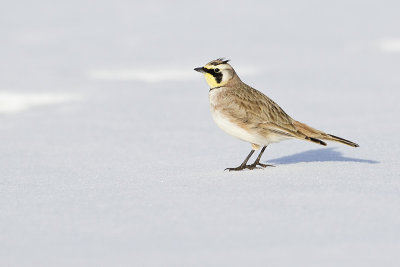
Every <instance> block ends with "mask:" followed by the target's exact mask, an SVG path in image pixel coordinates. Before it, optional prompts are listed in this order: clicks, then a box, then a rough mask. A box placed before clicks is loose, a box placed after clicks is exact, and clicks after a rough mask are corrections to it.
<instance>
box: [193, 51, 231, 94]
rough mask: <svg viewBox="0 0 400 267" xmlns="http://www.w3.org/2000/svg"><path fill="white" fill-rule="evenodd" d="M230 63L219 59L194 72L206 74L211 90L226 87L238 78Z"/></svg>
mask: <svg viewBox="0 0 400 267" xmlns="http://www.w3.org/2000/svg"><path fill="white" fill-rule="evenodd" d="M228 61H229V60H225V59H223V58H219V59H216V60H213V61H211V62H208V63H207V64H206V65H205V66H204V67H199V68H195V69H194V70H195V71H198V72H201V73H203V74H204V77H205V78H206V81H207V83H208V85H209V86H210V88H215V87H220V86H224V85H226V84H227V83H228V82H229V81H231V80H232V79H233V78H235V77H237V75H236V73H235V70H234V69H233V68H232V66H231V65H229V64H228Z"/></svg>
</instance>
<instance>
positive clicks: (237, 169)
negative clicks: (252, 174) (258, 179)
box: [225, 165, 249, 171]
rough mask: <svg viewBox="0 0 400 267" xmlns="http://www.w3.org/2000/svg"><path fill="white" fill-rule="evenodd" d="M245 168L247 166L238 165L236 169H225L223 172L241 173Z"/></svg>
mask: <svg viewBox="0 0 400 267" xmlns="http://www.w3.org/2000/svg"><path fill="white" fill-rule="evenodd" d="M247 166H249V165H240V166H239V167H236V168H226V169H225V171H226V170H228V171H242V170H244V169H246V168H247Z"/></svg>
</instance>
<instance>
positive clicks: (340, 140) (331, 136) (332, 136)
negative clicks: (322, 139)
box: [327, 134, 359, 147]
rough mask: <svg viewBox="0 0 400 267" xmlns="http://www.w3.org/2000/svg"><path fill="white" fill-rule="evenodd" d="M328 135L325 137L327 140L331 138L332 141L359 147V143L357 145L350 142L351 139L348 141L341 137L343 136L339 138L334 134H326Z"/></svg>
mask: <svg viewBox="0 0 400 267" xmlns="http://www.w3.org/2000/svg"><path fill="white" fill-rule="evenodd" d="M328 136H329V137H330V138H329V139H327V140H332V141H336V142H340V143H343V144H345V145H348V146H352V147H359V145H357V144H356V143H353V142H351V141H349V140H346V139H343V138H341V137H337V136H334V135H331V134H328ZM331 138H332V139H331Z"/></svg>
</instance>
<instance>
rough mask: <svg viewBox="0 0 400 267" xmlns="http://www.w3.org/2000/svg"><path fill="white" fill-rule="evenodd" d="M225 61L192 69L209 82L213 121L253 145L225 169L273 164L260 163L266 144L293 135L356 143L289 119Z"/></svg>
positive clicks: (233, 169)
mask: <svg viewBox="0 0 400 267" xmlns="http://www.w3.org/2000/svg"><path fill="white" fill-rule="evenodd" d="M228 61H229V60H224V59H222V58H219V59H216V60H213V61H211V62H209V63H207V64H206V65H205V66H204V67H200V68H195V69H194V70H195V71H198V72H201V73H203V74H204V76H205V78H206V81H207V83H208V85H209V86H210V91H209V100H210V109H211V114H212V117H213V119H214V121H215V123H216V124H217V125H218V126H219V127H220V128H221V129H222V130H224V131H225V132H227V133H228V134H230V135H232V136H234V137H237V138H239V139H241V140H243V141H247V142H249V143H251V146H252V149H251V151H250V153H249V155H248V156H247V157H246V158H245V160H244V161H243V163H242V164H240V165H239V166H238V167H236V168H227V169H226V170H229V171H239V170H243V169H255V168H259V167H262V168H264V167H267V166H272V165H267V164H262V163H260V159H261V156H262V154H263V153H264V151H265V148H266V147H267V146H268V145H269V144H271V143H277V142H280V141H283V140H287V139H292V138H297V139H302V140H307V141H310V142H314V143H317V144H320V145H323V146H326V143H325V142H323V141H321V140H320V139H322V140H328V141H336V142H340V143H343V144H346V145H349V146H352V147H358V145H357V144H356V143H353V142H351V141H348V140H346V139H343V138H340V137H337V136H334V135H331V134H327V133H324V132H322V131H319V130H317V129H314V128H311V127H310V126H308V125H306V124H304V123H301V122H299V121H296V120H294V119H292V118H291V117H290V116H289V115H287V114H286V113H285V111H283V110H282V108H280V107H279V106H278V105H277V104H276V103H275V102H274V101H272V100H271V99H269V98H268V97H267V96H266V95H264V94H263V93H261V92H259V91H257V90H256V89H254V88H252V87H250V86H248V85H247V84H245V83H244V82H242V81H241V80H240V78H239V76H238V75H237V74H236V72H235V70H234V69H233V68H232V66H231V65H230V64H228ZM260 148H261V151H260V154H259V155H258V157H257V158H256V160H255V161H254V163H253V164H250V165H247V162H248V161H249V159H250V157H251V156H252V155H253V153H254V151H255V150H258V149H260Z"/></svg>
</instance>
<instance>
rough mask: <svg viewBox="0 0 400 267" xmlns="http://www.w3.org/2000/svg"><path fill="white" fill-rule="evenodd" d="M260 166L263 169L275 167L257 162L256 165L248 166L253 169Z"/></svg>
mask: <svg viewBox="0 0 400 267" xmlns="http://www.w3.org/2000/svg"><path fill="white" fill-rule="evenodd" d="M257 165H258V166H260V167H261V168H265V167H275V165H270V164H262V163H259V162H257V163H255V162H254V163H253V164H251V165H250V166H254V167H256V166H257Z"/></svg>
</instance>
